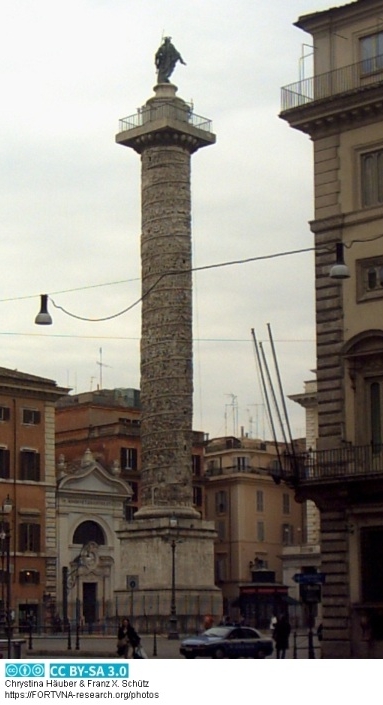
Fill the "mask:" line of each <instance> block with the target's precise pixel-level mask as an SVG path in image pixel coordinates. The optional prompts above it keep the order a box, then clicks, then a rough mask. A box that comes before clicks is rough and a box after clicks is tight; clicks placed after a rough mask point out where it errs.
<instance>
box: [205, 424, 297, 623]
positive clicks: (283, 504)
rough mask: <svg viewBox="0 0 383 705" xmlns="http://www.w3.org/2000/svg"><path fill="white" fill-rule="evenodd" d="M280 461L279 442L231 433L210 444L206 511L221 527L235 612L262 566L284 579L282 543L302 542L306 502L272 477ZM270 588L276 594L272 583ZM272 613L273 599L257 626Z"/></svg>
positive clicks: (219, 568) (219, 542) (224, 571)
mask: <svg viewBox="0 0 383 705" xmlns="http://www.w3.org/2000/svg"><path fill="white" fill-rule="evenodd" d="M277 462H278V460H277V453H276V449H275V445H274V444H273V443H269V442H266V441H260V440H255V439H250V438H246V437H241V438H236V437H232V436H229V437H223V438H214V439H211V440H210V441H208V442H207V444H206V450H205V475H206V484H205V495H206V497H205V504H206V516H207V518H208V519H210V520H212V521H214V522H215V527H216V530H217V539H216V542H215V551H214V553H215V577H216V583H217V585H219V586H220V588H221V589H222V594H223V598H224V608H225V613H227V614H230V616H232V617H237V616H238V613H239V611H240V605H239V603H238V597H239V594H240V587H241V586H242V585H244V584H247V583H250V582H251V581H252V576H253V574H254V573H257V574H258V578H259V571H262V570H263V571H266V572H267V573H268V574H272V575H273V576H274V578H275V581H276V582H277V583H281V581H282V572H283V571H282V551H283V547H284V546H293V545H296V544H300V543H301V542H302V516H303V510H302V505H301V504H299V503H298V502H296V501H295V498H294V492H293V491H292V490H291V489H290V488H288V487H286V485H281V484H276V483H275V482H274V481H273V479H272V477H271V476H270V469H271V468H272V467H274V465H275V463H277ZM268 582H270V580H268ZM268 590H269V595H273V589H272V588H271V587H270V585H269V586H268ZM285 592H287V590H286V591H285ZM266 602H267V601H266ZM273 613H274V610H273V604H272V599H271V600H270V601H268V602H267V604H266V605H265V610H264V611H263V612H262V613H258V614H257V619H258V623H257V626H260V623H259V619H260V620H261V625H262V626H266V625H267V626H268V624H269V621H270V617H271V615H272V614H273Z"/></svg>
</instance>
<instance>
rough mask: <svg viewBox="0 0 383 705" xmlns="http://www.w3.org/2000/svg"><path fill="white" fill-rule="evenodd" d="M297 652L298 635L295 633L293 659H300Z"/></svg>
mask: <svg viewBox="0 0 383 705" xmlns="http://www.w3.org/2000/svg"><path fill="white" fill-rule="evenodd" d="M297 651H298V649H297V633H296V632H294V650H293V658H298V654H297Z"/></svg>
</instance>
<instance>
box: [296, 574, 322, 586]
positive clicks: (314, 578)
mask: <svg viewBox="0 0 383 705" xmlns="http://www.w3.org/2000/svg"><path fill="white" fill-rule="evenodd" d="M293 580H294V582H295V583H299V585H315V584H316V583H320V584H322V585H323V583H324V582H326V575H325V573H295V575H294V576H293Z"/></svg>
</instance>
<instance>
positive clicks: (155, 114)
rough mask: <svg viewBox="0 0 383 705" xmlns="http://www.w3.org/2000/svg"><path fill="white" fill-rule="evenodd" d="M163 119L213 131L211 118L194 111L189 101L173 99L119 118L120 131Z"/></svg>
mask: <svg viewBox="0 0 383 705" xmlns="http://www.w3.org/2000/svg"><path fill="white" fill-rule="evenodd" d="M163 119H168V120H175V121H177V122H187V123H188V124H189V125H191V126H192V127H196V128H197V129H199V130H204V131H205V132H212V121H211V120H208V119H207V118H205V117H201V115H196V114H195V113H193V110H192V106H191V105H189V104H188V103H184V104H183V105H176V104H174V102H172V101H169V102H159V104H158V105H156V104H155V102H153V103H152V104H151V105H145V106H144V107H142V108H138V110H137V112H136V113H134V114H133V115H129V116H128V117H125V118H121V120H119V125H118V126H119V132H127V131H129V130H136V129H137V128H139V127H143V126H149V124H150V123H152V122H157V121H158V120H163Z"/></svg>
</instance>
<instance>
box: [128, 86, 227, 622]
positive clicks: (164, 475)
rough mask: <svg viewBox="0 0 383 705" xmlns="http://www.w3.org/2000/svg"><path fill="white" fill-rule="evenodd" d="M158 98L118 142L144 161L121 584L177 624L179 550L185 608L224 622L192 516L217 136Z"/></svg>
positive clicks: (203, 530)
mask: <svg viewBox="0 0 383 705" xmlns="http://www.w3.org/2000/svg"><path fill="white" fill-rule="evenodd" d="M154 92H155V95H154V97H152V98H150V99H149V100H148V101H147V103H146V104H145V105H144V106H143V107H142V108H141V109H140V110H139V111H138V113H137V115H134V116H132V117H130V118H126V119H124V120H122V121H121V131H120V132H119V134H118V135H117V137H116V141H117V143H118V144H122V145H124V146H126V147H130V148H132V149H133V150H134V151H136V152H137V153H138V154H140V155H141V167H142V168H141V201H142V236H141V264H142V326H141V442H142V471H141V500H142V506H141V508H140V510H139V511H138V512H137V513H136V514H135V518H134V521H133V522H131V524H130V525H128V526H126V527H125V528H124V529H123V530H122V531H121V532H120V534H119V535H120V539H121V555H122V574H124V573H125V575H126V576H127V577H128V576H129V575H132V576H134V578H135V580H134V582H135V584H137V583H138V584H139V588H138V590H136V593H135V594H136V600H137V602H138V604H140V598H142V600H146V602H145V604H146V606H147V605H148V604H154V603H156V604H157V605H158V609H159V610H160V612H161V613H162V614H169V598H170V577H171V572H170V559H171V554H170V546H171V545H172V543H173V545H174V546H175V545H176V576H177V586H176V588H177V590H176V592H177V598H178V603H179V602H180V598H181V596H182V593H183V599H182V600H181V602H182V605H183V606H184V605H186V604H187V607H184V609H185V610H186V612H187V614H199V611H198V610H200V609H202V610H208V611H209V612H212V611H214V610H216V613H217V615H218V614H219V612H220V611H221V610H222V600H221V594H220V591H219V590H218V589H217V588H216V587H215V585H214V538H215V536H216V532H215V528H214V523H213V522H208V521H204V520H201V518H200V514H199V512H197V511H196V510H195V509H194V507H193V486H192V418H193V359H192V354H193V353H192V346H193V341H192V254H191V195H190V162H191V155H192V154H193V153H194V152H196V151H197V150H198V149H199V148H200V147H204V146H207V145H209V144H213V143H214V142H215V135H214V134H213V133H212V132H211V131H210V122H209V121H208V120H205V119H204V118H199V117H198V116H195V115H193V113H192V111H191V108H190V106H189V105H188V104H187V103H185V102H184V101H183V100H181V99H180V98H177V97H176V92H177V88H176V86H174V85H172V84H170V83H169V84H159V85H157V86H156V87H155V88H154ZM174 520H175V521H174ZM175 523H176V529H175V528H174V524H175ZM174 542H175V543H174ZM128 581H129V579H128ZM121 597H122V596H121ZM122 599H123V598H122ZM138 609H139V607H138ZM145 609H147V607H146V608H145ZM177 613H178V609H177Z"/></svg>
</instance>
